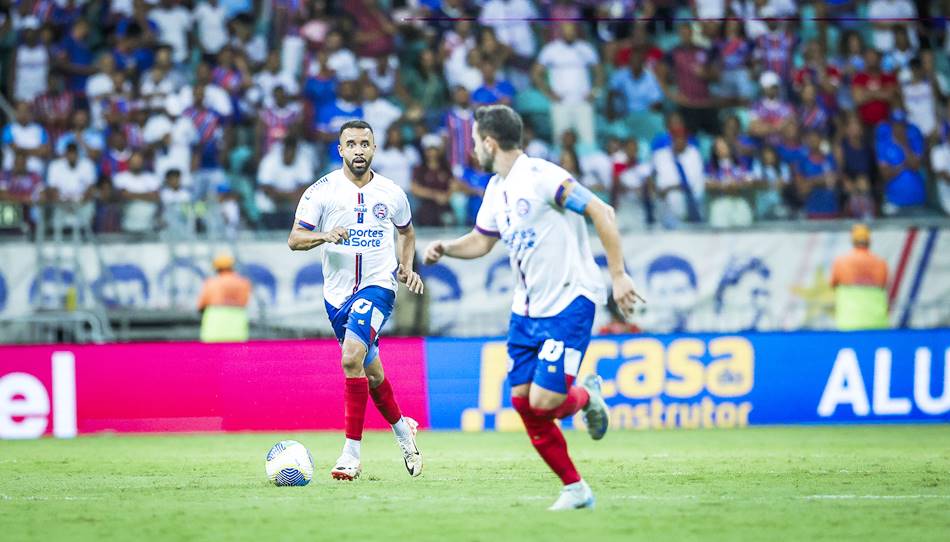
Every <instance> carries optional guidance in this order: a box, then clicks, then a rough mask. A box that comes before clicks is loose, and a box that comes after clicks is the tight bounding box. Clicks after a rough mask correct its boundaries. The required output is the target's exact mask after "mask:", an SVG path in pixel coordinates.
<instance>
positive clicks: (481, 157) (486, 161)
mask: <svg viewBox="0 0 950 542" xmlns="http://www.w3.org/2000/svg"><path fill="white" fill-rule="evenodd" d="M475 160H477V161H478V165H479V166H481V168H482V171H488V172H493V170H492V167H493V166H494V165H495V157H494V156H492V155H491V154H490V153H488V152H485V153H484V154H482V153H479V152H478V151H475Z"/></svg>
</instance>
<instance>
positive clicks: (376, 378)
mask: <svg viewBox="0 0 950 542" xmlns="http://www.w3.org/2000/svg"><path fill="white" fill-rule="evenodd" d="M384 378H385V377H384V376H383V373H381V372H380V373H366V380H367V381H368V382H369V387H371V388H375V387H377V386H379V385H380V384H382V383H383V379H384Z"/></svg>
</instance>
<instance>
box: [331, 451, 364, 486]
mask: <svg viewBox="0 0 950 542" xmlns="http://www.w3.org/2000/svg"><path fill="white" fill-rule="evenodd" d="M362 471H363V469H362V467H361V466H360V460H359V459H357V458H355V457H353V456H352V455H349V454H343V455H341V456H340V458H339V459H337V460H336V466H335V467H333V470H331V471H330V476H332V477H333V479H334V480H348V481H352V480H356V479H357V478H359V477H360V472H362Z"/></svg>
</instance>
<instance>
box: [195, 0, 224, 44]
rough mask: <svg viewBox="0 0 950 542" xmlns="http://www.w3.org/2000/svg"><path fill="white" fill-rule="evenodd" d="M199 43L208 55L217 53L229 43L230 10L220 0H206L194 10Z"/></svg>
mask: <svg viewBox="0 0 950 542" xmlns="http://www.w3.org/2000/svg"><path fill="white" fill-rule="evenodd" d="M194 16H195V24H196V25H197V28H196V31H197V34H198V43H199V44H200V45H201V50H202V51H203V52H204V53H205V54H206V55H216V54H218V52H219V51H220V50H221V48H222V47H224V46H225V45H227V43H228V40H229V39H230V35H229V34H228V12H227V10H226V9H225V8H224V6H222V5H221V3H220V2H218V0H205V1H204V2H202V3H200V4H198V5H197V6H196V7H195V10H194Z"/></svg>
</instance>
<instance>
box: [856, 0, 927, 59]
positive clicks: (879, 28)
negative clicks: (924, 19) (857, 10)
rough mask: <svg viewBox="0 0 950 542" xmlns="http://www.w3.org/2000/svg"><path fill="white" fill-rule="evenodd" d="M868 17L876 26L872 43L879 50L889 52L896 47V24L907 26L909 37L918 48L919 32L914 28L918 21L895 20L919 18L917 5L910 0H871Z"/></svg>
mask: <svg viewBox="0 0 950 542" xmlns="http://www.w3.org/2000/svg"><path fill="white" fill-rule="evenodd" d="M868 18H869V19H871V22H872V25H873V27H874V33H873V34H872V38H871V43H872V45H873V46H874V48H875V49H877V50H878V51H880V52H882V53H887V52H890V51H891V50H892V49H893V48H894V26H895V25H901V26H906V28H907V30H908V33H907V34H908V35H907V37H908V38H910V42H911V45H912V46H913V47H914V48H915V49H916V48H917V32H916V30H914V28H915V24H916V23H915V22H914V21H904V22H902V21H899V20H895V19H916V18H917V7H916V6H915V5H914V3H913V2H911V1H910V0H871V2H870V3H869V4H868ZM875 19H878V20H877V21H875Z"/></svg>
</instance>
